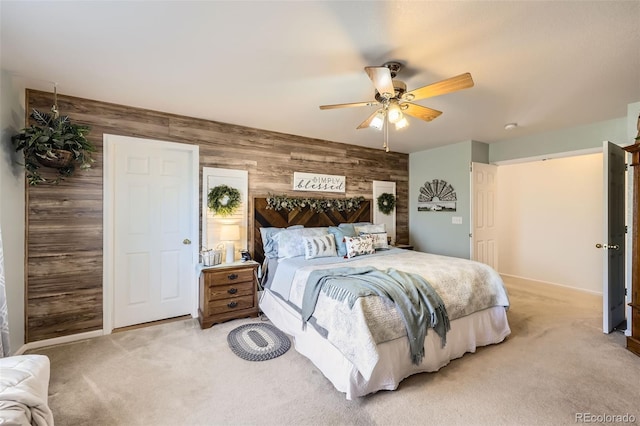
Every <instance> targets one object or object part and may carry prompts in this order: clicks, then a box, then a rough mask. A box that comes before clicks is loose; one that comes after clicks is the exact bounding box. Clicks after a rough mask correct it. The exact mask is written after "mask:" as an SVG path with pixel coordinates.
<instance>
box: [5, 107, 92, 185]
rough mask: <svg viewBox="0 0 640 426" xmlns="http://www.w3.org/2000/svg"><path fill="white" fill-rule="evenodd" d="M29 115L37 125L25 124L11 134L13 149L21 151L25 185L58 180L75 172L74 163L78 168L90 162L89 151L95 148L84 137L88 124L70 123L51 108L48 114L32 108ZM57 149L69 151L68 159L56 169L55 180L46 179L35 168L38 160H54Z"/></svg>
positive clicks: (67, 118)
mask: <svg viewBox="0 0 640 426" xmlns="http://www.w3.org/2000/svg"><path fill="white" fill-rule="evenodd" d="M31 118H33V120H35V122H36V123H37V124H35V125H31V126H29V127H25V128H24V129H22V130H20V132H19V133H18V134H17V135H14V136H12V137H11V142H12V144H13V146H14V148H15V150H16V151H22V153H23V154H24V168H25V169H26V171H27V181H28V182H29V185H37V184H39V183H45V182H46V183H58V182H60V180H62V179H64V178H66V177H68V176H71V175H72V174H73V173H74V172H75V169H76V164H75V163H79V164H80V169H82V170H86V169H89V168H90V167H91V163H93V162H94V160H93V159H92V158H91V153H92V152H94V151H95V147H94V146H93V145H92V144H91V142H89V141H88V140H87V138H86V135H87V133H89V130H90V128H89V126H83V125H78V124H72V123H71V121H70V120H69V117H68V116H66V115H63V116H60V115H58V114H57V111H56V110H55V109H52V114H47V113H43V112H40V111H38V110H36V109H34V110H33V112H32V113H31ZM58 150H62V151H69V152H70V153H71V155H72V162H71V163H69V164H68V165H66V166H64V167H60V168H58V176H57V178H56V179H54V180H47V179H45V178H44V177H42V175H41V174H40V171H39V169H40V167H41V166H42V165H43V164H41V163H40V161H39V160H40V159H43V160H47V159H49V160H57V159H58V158H59V154H57V151H58Z"/></svg>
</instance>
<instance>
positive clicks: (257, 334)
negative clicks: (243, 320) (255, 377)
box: [227, 323, 291, 361]
mask: <svg viewBox="0 0 640 426" xmlns="http://www.w3.org/2000/svg"><path fill="white" fill-rule="evenodd" d="M227 342H228V343H229V347H230V348H231V350H232V351H233V353H234V354H236V355H238V356H239V357H240V358H242V359H246V360H247V361H266V360H268V359H272V358H276V357H279V356H280V355H282V354H284V353H285V352H287V351H288V350H289V348H290V347H291V341H290V340H289V337H288V336H287V335H286V334H284V333H283V332H282V331H280V330H278V329H277V328H276V327H274V326H273V325H271V324H265V323H252V324H245V325H241V326H240V327H238V328H234V329H233V330H231V331H230V332H229V334H228V335H227Z"/></svg>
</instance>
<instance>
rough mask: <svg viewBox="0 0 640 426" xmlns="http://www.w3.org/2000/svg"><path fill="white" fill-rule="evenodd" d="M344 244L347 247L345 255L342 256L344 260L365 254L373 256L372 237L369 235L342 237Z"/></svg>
mask: <svg viewBox="0 0 640 426" xmlns="http://www.w3.org/2000/svg"><path fill="white" fill-rule="evenodd" d="M344 243H345V245H346V247H347V254H346V255H345V256H344V257H345V259H350V258H352V257H356V256H363V255H365V254H374V253H375V252H376V251H375V249H374V248H373V237H372V236H371V234H365V235H361V236H359V237H344Z"/></svg>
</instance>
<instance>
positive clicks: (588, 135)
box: [489, 117, 629, 163]
mask: <svg viewBox="0 0 640 426" xmlns="http://www.w3.org/2000/svg"><path fill="white" fill-rule="evenodd" d="M626 126H627V117H621V118H616V119H613V120H607V121H600V122H598V123H592V124H587V125H584V126H578V127H571V128H567V129H560V130H556V131H553V132H546V133H539V134H536V135H531V136H523V137H520V138H513V139H509V140H506V141H502V142H496V143H492V144H491V145H490V147H489V160H490V162H491V163H496V162H500V161H506V160H514V159H519V158H529V157H536V156H539V155H547V154H561V153H564V152H572V151H580V150H583V149H590V148H596V149H601V148H602V142H603V141H606V140H608V141H611V142H613V143H616V144H618V145H626V144H627V143H629V142H628V140H627V127H626ZM515 131H516V132H517V129H516V130H515Z"/></svg>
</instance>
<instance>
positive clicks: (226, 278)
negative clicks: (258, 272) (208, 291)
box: [205, 268, 253, 285]
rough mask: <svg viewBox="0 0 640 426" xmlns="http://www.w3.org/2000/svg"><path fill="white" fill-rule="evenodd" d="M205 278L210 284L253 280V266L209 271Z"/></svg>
mask: <svg viewBox="0 0 640 426" xmlns="http://www.w3.org/2000/svg"><path fill="white" fill-rule="evenodd" d="M205 279H206V283H207V284H208V285H227V284H233V283H239V282H243V281H253V268H243V269H240V268H235V269H228V270H226V271H208V273H207V274H206V276H205Z"/></svg>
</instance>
